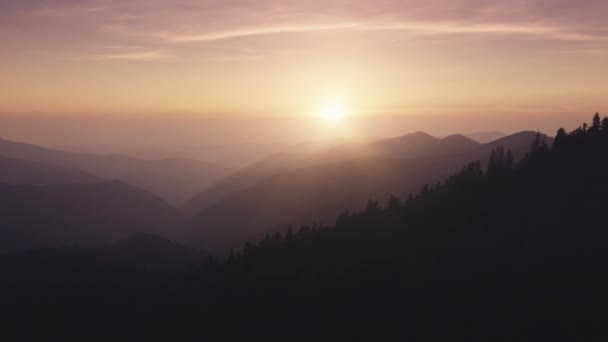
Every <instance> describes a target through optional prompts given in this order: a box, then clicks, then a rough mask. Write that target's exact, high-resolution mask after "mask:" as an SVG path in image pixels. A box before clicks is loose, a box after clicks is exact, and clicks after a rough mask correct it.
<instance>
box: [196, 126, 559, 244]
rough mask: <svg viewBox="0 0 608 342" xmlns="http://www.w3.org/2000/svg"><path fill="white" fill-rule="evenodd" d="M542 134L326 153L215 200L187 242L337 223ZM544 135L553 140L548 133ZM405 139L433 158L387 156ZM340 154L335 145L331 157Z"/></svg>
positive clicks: (520, 148) (421, 137)
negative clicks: (481, 141)
mask: <svg viewBox="0 0 608 342" xmlns="http://www.w3.org/2000/svg"><path fill="white" fill-rule="evenodd" d="M536 135H537V133H536V132H531V131H528V132H520V133H517V134H514V135H511V136H508V137H505V138H502V139H499V140H497V141H494V142H492V143H489V144H478V143H475V142H473V141H471V140H470V139H468V138H466V137H464V136H461V135H454V136H450V137H446V138H444V139H437V138H434V137H431V136H429V135H426V134H424V133H414V134H411V135H406V136H403V137H399V138H395V139H390V140H388V141H380V142H373V143H371V144H372V146H373V148H369V149H367V150H366V151H365V152H366V153H361V154H356V153H352V154H350V155H349V156H356V157H354V158H350V159H344V160H339V158H336V159H337V161H336V162H329V163H327V162H325V161H326V160H327V159H326V157H327V154H322V155H321V158H320V160H321V161H322V162H318V163H316V164H315V163H310V164H309V166H307V167H306V166H304V167H293V168H291V169H289V170H287V171H283V172H280V171H279V172H275V173H274V174H273V175H271V176H267V177H265V178H263V179H262V180H259V181H258V182H256V183H255V184H252V185H248V186H247V187H245V188H243V189H240V190H236V191H234V192H232V193H230V194H228V195H227V196H226V197H224V198H223V199H219V200H217V202H211V203H210V204H208V206H207V207H205V208H202V210H201V211H200V212H199V213H198V214H197V215H195V216H194V218H193V219H192V220H191V223H190V228H189V229H190V235H189V238H188V239H189V240H192V241H199V242H200V243H202V244H203V246H204V247H205V248H206V249H208V250H210V251H215V252H220V253H221V252H222V251H223V252H225V251H226V249H227V248H229V247H236V246H238V243H239V242H243V241H245V240H246V239H255V238H259V235H260V234H263V233H265V232H269V231H275V230H284V229H285V228H286V227H287V225H289V224H293V225H296V226H297V225H298V224H303V223H309V222H325V223H331V222H329V220H333V219H334V218H335V217H336V216H337V215H339V214H340V213H341V212H343V211H345V210H355V211H356V210H359V209H361V208H362V206H363V205H364V204H365V202H366V201H367V200H368V199H370V198H375V199H378V200H380V201H384V200H386V199H387V198H388V197H389V195H391V194H392V195H398V196H401V197H405V196H407V194H408V193H411V192H415V191H418V190H419V189H420V187H421V186H422V185H423V184H425V183H431V184H434V183H436V182H438V181H443V180H444V179H445V178H446V177H448V176H449V175H450V174H452V173H454V172H456V171H458V170H459V169H460V168H462V167H463V166H464V165H465V164H466V163H468V162H471V161H476V160H479V161H484V162H483V163H485V161H486V160H487V159H488V158H489V156H490V153H491V151H492V150H493V149H495V148H496V147H498V146H502V147H504V148H505V149H508V150H511V151H512V153H513V155H514V157H515V158H516V160H518V159H520V158H521V157H523V156H524V154H525V153H526V152H528V151H529V149H530V146H531V144H532V142H533V141H534V139H535V138H536ZM545 139H546V141H547V143H548V144H551V142H552V140H551V139H550V138H545ZM403 140H409V141H415V142H416V146H417V147H418V148H419V149H420V150H421V151H422V150H427V151H430V153H429V155H428V156H427V157H413V158H409V159H406V158H404V159H394V158H387V156H395V155H399V153H398V151H399V149H398V147H399V146H403ZM366 147H367V146H366ZM441 147H443V148H444V149H443V150H442V149H441ZM409 149H410V147H409V146H406V147H405V148H404V150H405V151H406V152H407V153H404V154H403V155H404V156H408V155H414V156H419V155H420V154H419V153H420V152H418V153H416V152H411V154H408V153H409V152H410V150H409ZM373 150H375V151H379V152H378V155H377V156H372V157H370V156H369V155H370V154H367V152H368V151H373ZM444 151H445V152H444ZM335 152H336V150H332V151H330V152H329V154H335ZM291 162H293V159H292V160H291ZM298 162H300V161H298ZM483 163H482V164H483ZM262 165H268V163H266V164H262ZM296 165H297V164H296ZM300 165H303V164H300ZM258 167H259V165H258ZM255 170H256V169H253V171H255ZM241 184H243V183H241ZM396 189H399V190H396ZM396 191H399V193H395V192H396ZM200 198H201V197H199V198H195V199H200ZM236 213H238V215H237V214H236Z"/></svg>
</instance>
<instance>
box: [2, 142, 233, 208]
mask: <svg viewBox="0 0 608 342" xmlns="http://www.w3.org/2000/svg"><path fill="white" fill-rule="evenodd" d="M0 156H2V157H4V158H11V159H17V160H22V161H27V162H34V163H37V164H43V165H45V166H46V167H47V168H48V167H51V168H58V169H62V170H71V172H74V173H75V176H77V177H76V178H77V179H80V180H82V179H83V178H82V172H83V171H84V172H86V173H90V174H93V175H95V176H98V177H99V178H105V179H120V180H123V181H125V182H128V183H130V184H133V185H135V186H138V187H140V188H142V189H145V190H147V191H150V192H152V193H154V194H157V195H159V196H161V197H163V198H164V199H166V200H167V201H169V202H170V203H172V204H174V205H180V204H182V203H183V202H185V201H186V200H188V199H189V198H190V197H192V196H194V195H195V194H197V193H198V192H200V191H202V190H204V189H205V188H206V187H207V186H209V185H211V184H213V183H214V182H216V181H218V180H219V179H220V178H221V177H223V176H224V175H226V174H227V173H228V172H229V171H230V169H229V168H228V167H225V166H222V165H217V164H211V163H206V162H202V161H199V160H193V159H187V158H170V159H162V160H143V159H138V158H133V157H129V156H125V155H119V154H114V155H95V154H83V153H71V152H65V151H59V150H54V149H49V148H44V147H40V146H35V145H31V144H26V143H18V142H13V141H8V140H4V139H0ZM13 178H14V177H13ZM92 180H93V179H92ZM0 181H5V182H10V179H9V180H5V179H2V178H0ZM67 182H68V183H73V182H74V181H67ZM11 183H12V182H11ZM27 183H31V182H27ZM34 183H40V181H36V182H34ZM50 183H51V184H52V183H57V182H56V181H51V182H50Z"/></svg>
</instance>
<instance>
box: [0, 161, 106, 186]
mask: <svg viewBox="0 0 608 342" xmlns="http://www.w3.org/2000/svg"><path fill="white" fill-rule="evenodd" d="M101 181H103V179H102V178H100V177H98V176H95V175H93V174H91V173H88V172H84V171H81V170H75V169H73V170H70V169H64V168H59V167H54V166H50V165H45V164H40V163H35V162H30V161H26V160H20V159H13V158H5V157H2V156H0V183H9V184H47V185H50V184H79V183H81V184H82V183H98V182H101Z"/></svg>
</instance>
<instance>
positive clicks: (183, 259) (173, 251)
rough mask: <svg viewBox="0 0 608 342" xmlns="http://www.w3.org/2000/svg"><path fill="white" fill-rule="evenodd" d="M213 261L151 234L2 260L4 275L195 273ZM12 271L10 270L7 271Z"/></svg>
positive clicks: (43, 251)
mask: <svg viewBox="0 0 608 342" xmlns="http://www.w3.org/2000/svg"><path fill="white" fill-rule="evenodd" d="M208 259H209V255H208V254H206V253H205V252H203V251H199V250H195V249H190V248H186V247H184V246H182V245H180V244H178V243H176V242H174V241H171V240H168V239H165V238H162V237H160V236H158V235H155V234H150V233H135V234H133V235H130V236H127V237H125V238H122V239H120V240H118V241H115V242H108V243H97V244H92V245H87V246H76V245H72V246H65V247H57V248H41V249H36V250H29V251H24V252H16V253H10V254H5V255H2V256H0V265H2V266H4V267H5V268H4V269H3V270H4V271H7V270H8V269H12V270H18V271H20V272H22V273H24V272H28V273H30V274H31V273H32V272H36V273H42V274H40V276H47V273H55V274H57V273H65V272H79V271H81V270H82V269H83V268H88V269H91V270H96V271H100V270H103V269H112V268H117V269H121V270H128V271H154V272H166V271H194V270H199V269H200V268H201V266H202V265H203V264H204V263H205V262H206V261H207V260H208ZM7 268H8V269H7Z"/></svg>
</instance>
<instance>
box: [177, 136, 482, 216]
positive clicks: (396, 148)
mask: <svg viewBox="0 0 608 342" xmlns="http://www.w3.org/2000/svg"><path fill="white" fill-rule="evenodd" d="M478 146H479V144H478V143H476V142H474V141H472V140H470V139H468V138H466V137H464V136H462V135H453V136H449V137H446V138H444V139H437V138H435V137H433V136H431V135H429V134H427V133H424V132H415V133H410V134H406V135H403V136H400V137H396V138H390V139H383V140H377V141H372V142H367V143H359V144H343V145H340V146H338V147H333V148H330V149H325V150H321V151H316V152H313V153H275V154H273V155H270V156H268V157H266V158H264V159H262V160H260V161H258V162H256V163H253V164H252V165H249V166H248V167H245V168H243V169H241V170H239V171H238V172H236V173H235V174H233V175H232V176H230V177H227V178H226V179H224V180H222V181H221V182H219V183H218V184H215V185H213V186H211V187H209V188H208V189H207V190H205V191H203V192H202V193H200V194H198V195H196V196H195V197H193V198H192V199H191V200H190V201H189V202H188V203H187V205H186V207H185V208H184V212H185V213H186V214H187V215H189V216H192V215H195V214H197V213H198V212H200V211H201V210H204V209H205V208H207V207H209V206H210V205H212V204H214V203H216V202H218V201H220V200H222V199H224V198H226V197H227V196H229V195H230V194H232V193H235V192H237V191H239V190H242V189H245V188H247V187H249V186H252V185H254V184H256V183H258V182H260V181H262V180H264V179H266V178H268V177H270V176H273V175H276V174H278V173H281V172H287V171H292V170H296V169H299V168H307V167H311V166H318V165H323V164H331V163H337V162H341V161H347V160H353V159H357V158H386V159H399V160H401V159H402V160H406V159H414V158H420V157H435V156H443V155H451V154H460V153H465V152H469V151H472V150H474V149H475V148H477V147H478Z"/></svg>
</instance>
